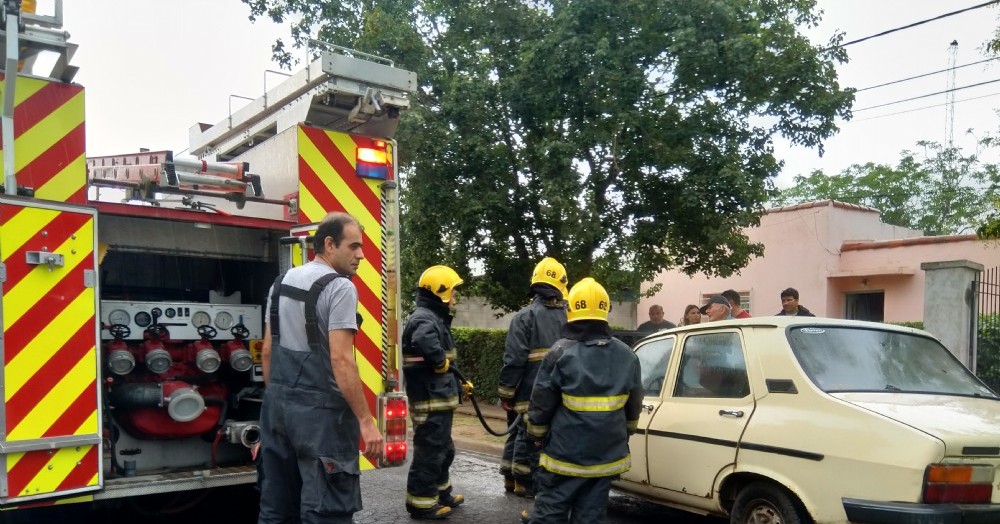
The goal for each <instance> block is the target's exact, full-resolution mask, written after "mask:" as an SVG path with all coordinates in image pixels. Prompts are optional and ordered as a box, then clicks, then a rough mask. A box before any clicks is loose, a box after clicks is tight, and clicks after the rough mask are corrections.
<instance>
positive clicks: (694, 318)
mask: <svg viewBox="0 0 1000 524" xmlns="http://www.w3.org/2000/svg"><path fill="white" fill-rule="evenodd" d="M700 323H701V311H699V310H698V306H696V305H694V304H688V306H687V307H686V308H684V316H683V317H682V318H681V325H682V326H690V325H691V324H700Z"/></svg>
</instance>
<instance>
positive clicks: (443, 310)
mask: <svg viewBox="0 0 1000 524" xmlns="http://www.w3.org/2000/svg"><path fill="white" fill-rule="evenodd" d="M451 318H452V317H451V314H449V312H448V304H445V303H444V302H441V299H439V298H438V297H436V296H435V295H434V294H433V293H430V292H428V291H426V290H424V289H418V290H417V308H416V309H415V310H414V311H413V313H412V314H411V315H410V318H409V320H407V321H406V327H404V328H403V376H404V377H405V379H406V395H407V396H408V397H410V410H411V411H413V413H414V414H417V413H427V412H430V411H447V410H453V409H455V408H456V407H458V380H457V379H456V378H455V375H454V374H453V373H450V372H449V373H436V372H435V371H434V368H440V367H441V366H443V365H444V360H445V359H446V358H447V359H448V360H450V361H451V367H452V368H456V366H457V363H456V362H455V359H456V356H457V355H456V353H455V342H454V341H453V340H452V338H451Z"/></svg>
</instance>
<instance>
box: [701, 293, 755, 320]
mask: <svg viewBox="0 0 1000 524" xmlns="http://www.w3.org/2000/svg"><path fill="white" fill-rule="evenodd" d="M723 291H725V290H724V289H720V290H719V291H716V292H715V293H702V294H701V303H700V304H698V306H699V307H701V306H704V305H705V304H708V300H709V299H710V298H712V297H714V296H715V295H721V294H722V292H723ZM737 292H738V293H739V294H740V307H742V308H743V309H744V310H746V311H747V313H750V314H751V315H752V314H753V311H751V310H750V292H749V291H737Z"/></svg>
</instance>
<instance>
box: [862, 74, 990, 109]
mask: <svg viewBox="0 0 1000 524" xmlns="http://www.w3.org/2000/svg"><path fill="white" fill-rule="evenodd" d="M996 82H1000V78H995V79H993V80H986V81H984V82H979V83H976V84H969V85H967V86H962V87H956V88H954V89H945V90H944V91H938V92H936V93H927V94H926V95H920V96H913V97H910V98H904V99H902V100H896V101H895V102H886V103H884V104H878V105H874V106H868V107H862V108H861V109H854V110H853V111H852V112H853V113H860V112H861V111H868V110H869V109H876V108H879V107H886V106H892V105H896V104H902V103H903V102H910V101H913V100H920V99H921V98H928V97H932V96H937V95H943V94H947V93H953V92H955V91H961V90H963V89H969V88H971V87H979V86H984V85H987V84H993V83H996Z"/></svg>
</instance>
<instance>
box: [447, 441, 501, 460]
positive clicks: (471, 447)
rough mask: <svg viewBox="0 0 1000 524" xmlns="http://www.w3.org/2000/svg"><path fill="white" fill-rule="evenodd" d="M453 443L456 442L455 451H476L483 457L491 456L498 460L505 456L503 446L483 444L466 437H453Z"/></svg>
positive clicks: (490, 443)
mask: <svg viewBox="0 0 1000 524" xmlns="http://www.w3.org/2000/svg"><path fill="white" fill-rule="evenodd" d="M452 441H454V442H455V449H460V450H462V451H474V452H476V453H482V454H483V455H491V456H494V457H496V458H500V457H501V456H503V444H494V443H492V442H483V441H481V440H476V439H474V438H466V437H452Z"/></svg>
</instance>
